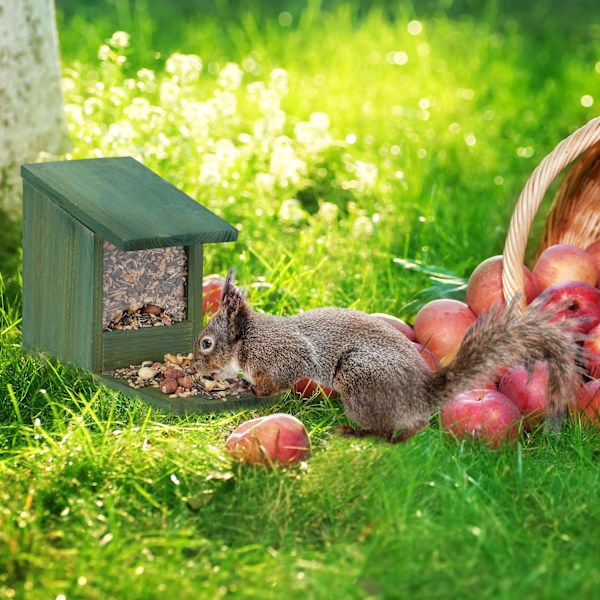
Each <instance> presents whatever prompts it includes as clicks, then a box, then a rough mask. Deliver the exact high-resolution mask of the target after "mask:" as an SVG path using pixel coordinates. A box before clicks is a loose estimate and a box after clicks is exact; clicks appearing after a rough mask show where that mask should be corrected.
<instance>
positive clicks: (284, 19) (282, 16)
mask: <svg viewBox="0 0 600 600" xmlns="http://www.w3.org/2000/svg"><path fill="white" fill-rule="evenodd" d="M277 20H278V21H279V24H280V25H281V26H282V27H289V26H290V25H291V24H292V23H293V21H294V17H293V16H292V13H289V12H287V10H286V11H284V12H282V13H279V17H277Z"/></svg>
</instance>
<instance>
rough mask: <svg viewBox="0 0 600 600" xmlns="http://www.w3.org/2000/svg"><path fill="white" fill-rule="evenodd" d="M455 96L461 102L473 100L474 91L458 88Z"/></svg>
mask: <svg viewBox="0 0 600 600" xmlns="http://www.w3.org/2000/svg"><path fill="white" fill-rule="evenodd" d="M456 95H457V96H458V97H459V98H462V99H463V100H473V98H475V91H474V90H472V89H471V88H458V90H456Z"/></svg>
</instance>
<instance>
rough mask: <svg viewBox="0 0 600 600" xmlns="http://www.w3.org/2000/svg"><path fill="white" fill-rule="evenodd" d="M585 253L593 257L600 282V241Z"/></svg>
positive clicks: (589, 247)
mask: <svg viewBox="0 0 600 600" xmlns="http://www.w3.org/2000/svg"><path fill="white" fill-rule="evenodd" d="M585 251H586V252H587V253H588V254H589V255H590V256H591V257H592V260H593V261H594V264H595V265H596V270H597V271H598V280H599V281H600V240H598V241H597V242H594V243H593V244H591V245H590V246H588V247H587V248H586V249H585Z"/></svg>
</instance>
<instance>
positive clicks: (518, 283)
mask: <svg viewBox="0 0 600 600" xmlns="http://www.w3.org/2000/svg"><path fill="white" fill-rule="evenodd" d="M599 139H600V117H596V118H595V119H592V120H591V121H589V122H588V123H587V124H586V125H584V126H583V127H581V128H580V129H578V130H577V131H575V132H574V133H572V134H571V135H570V136H569V137H567V138H565V139H564V140H563V141H562V142H560V143H559V144H558V145H557V146H556V147H555V148H554V150H552V152H550V154H548V155H547V156H546V157H545V158H544V159H543V160H542V162H541V163H540V164H539V165H538V166H537V167H536V169H535V170H534V171H533V173H532V174H531V177H530V178H529V179H528V181H527V183H526V184H525V187H524V188H523V191H522V192H521V195H520V196H519V199H518V200H517V204H516V206H515V210H514V211H513V214H512V217H511V220H510V225H509V226H508V233H507V235H506V242H505V244H504V252H503V269H502V287H503V290H504V298H505V300H511V299H512V298H513V297H514V296H515V295H516V294H517V293H522V292H523V290H524V283H523V278H524V275H523V264H524V261H525V248H526V247H527V240H528V238H529V233H530V231H531V226H532V224H533V219H534V217H535V214H536V213H537V211H538V208H539V206H540V204H541V203H542V200H543V199H544V194H545V193H546V191H547V190H548V188H549V187H550V185H551V184H552V182H553V181H554V179H555V178H556V176H557V175H558V174H559V173H560V172H561V171H562V170H563V169H564V168H565V167H566V166H567V165H568V164H569V163H571V162H572V161H574V160H575V159H576V158H577V157H578V156H579V155H580V154H581V153H583V152H585V151H586V150H587V149H588V148H589V147H590V146H592V145H593V144H594V143H596V142H597V141H598V140H599ZM521 304H522V307H524V304H525V299H524V298H522V299H521Z"/></svg>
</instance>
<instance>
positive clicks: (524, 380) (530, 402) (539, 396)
mask: <svg viewBox="0 0 600 600" xmlns="http://www.w3.org/2000/svg"><path fill="white" fill-rule="evenodd" d="M498 391H499V392H500V393H501V394H504V395H505V396H506V397H507V398H509V399H510V400H512V402H513V403H514V404H515V406H516V407H517V408H518V409H519V410H520V411H521V414H522V415H523V417H524V422H525V424H526V425H527V426H533V425H536V424H538V423H540V422H541V421H543V420H544V417H545V415H546V411H547V410H548V402H549V398H548V364H547V363H546V362H545V361H537V362H536V363H535V364H534V366H533V370H532V371H531V373H530V372H529V371H528V370H527V368H526V367H525V366H524V365H517V366H515V367H513V368H512V369H509V370H508V371H507V372H506V373H505V374H504V377H502V379H501V380H500V385H499V386H498Z"/></svg>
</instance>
